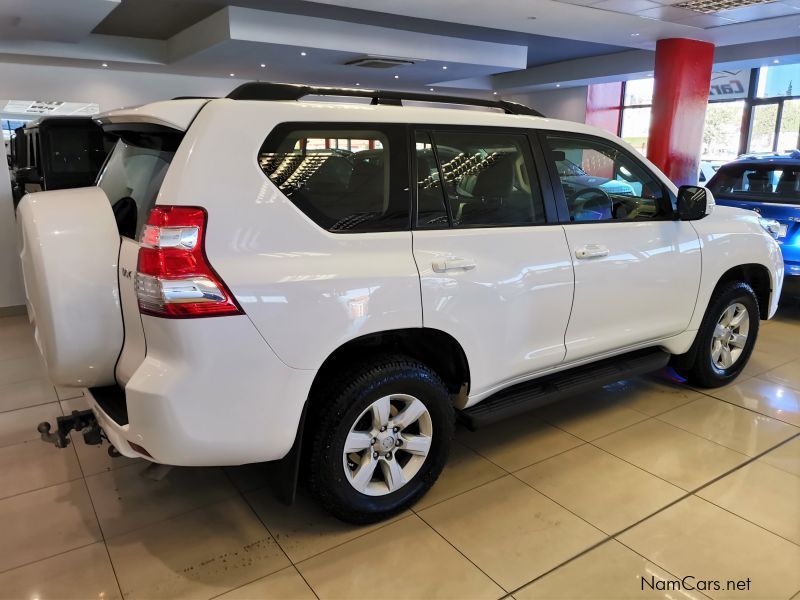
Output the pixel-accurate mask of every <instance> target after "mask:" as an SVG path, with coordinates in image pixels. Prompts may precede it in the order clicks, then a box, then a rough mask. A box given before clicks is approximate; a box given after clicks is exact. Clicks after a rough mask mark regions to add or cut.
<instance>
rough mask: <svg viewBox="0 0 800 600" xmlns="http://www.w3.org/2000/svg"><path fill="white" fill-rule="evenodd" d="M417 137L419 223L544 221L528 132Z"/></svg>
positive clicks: (438, 133) (462, 224)
mask: <svg viewBox="0 0 800 600" xmlns="http://www.w3.org/2000/svg"><path fill="white" fill-rule="evenodd" d="M416 142H417V143H416V160H417V175H418V177H417V179H418V181H417V189H418V216H417V226H418V227H432V226H441V225H443V224H445V221H444V219H445V218H448V219H449V220H450V222H451V223H452V225H453V226H455V227H503V226H505V227H508V226H516V225H532V224H535V223H543V222H544V220H545V216H544V205H543V203H542V197H541V192H540V190H539V182H538V181H537V180H536V178H535V177H534V176H533V173H534V171H533V161H532V158H531V153H530V146H529V143H528V138H527V136H525V135H522V134H509V133H474V132H457V131H436V132H433V135H432V138H428V137H427V136H426V134H418V135H417V139H416ZM443 201H444V202H446V204H443Z"/></svg>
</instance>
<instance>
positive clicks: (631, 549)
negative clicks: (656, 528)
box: [610, 538, 711, 600]
mask: <svg viewBox="0 0 800 600" xmlns="http://www.w3.org/2000/svg"><path fill="white" fill-rule="evenodd" d="M610 541H614V542H617V543H618V544H619V545H621V546H624V547H625V548H627V549H628V550H630V551H631V552H633V553H634V554H636V555H637V556H640V557H641V558H643V559H644V560H646V561H647V562H649V563H651V564H654V565H655V566H657V567H658V568H659V569H661V570H662V571H664V572H665V573H668V574H669V575H672V577H674V578H675V579H678V577H677V575H675V573H673V572H672V571H670V570H669V569H665V568H664V567H663V566H662V565H660V564H658V563H657V562H655V561H654V560H652V559H650V558H648V557H646V556H645V555H644V554H641V553H640V552H637V551H636V550H635V549H633V548H631V547H630V546H628V545H627V544H626V543H625V542H623V541H621V540H618V539H617V538H614V539H613V540H610ZM692 591H693V592H696V593H698V594H700V595H701V596H702V597H703V598H708V599H709V600H711V596H707V595H706V594H703V593H702V592H699V591H698V590H692Z"/></svg>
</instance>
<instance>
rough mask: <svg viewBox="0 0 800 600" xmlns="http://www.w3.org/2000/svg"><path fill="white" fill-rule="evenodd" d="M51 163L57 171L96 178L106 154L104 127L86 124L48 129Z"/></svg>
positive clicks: (56, 172)
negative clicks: (102, 128)
mask: <svg viewBox="0 0 800 600" xmlns="http://www.w3.org/2000/svg"><path fill="white" fill-rule="evenodd" d="M47 141H48V144H49V150H50V156H49V160H50V166H51V169H52V172H53V173H54V174H59V175H60V174H84V173H86V174H90V175H91V176H92V180H94V175H96V174H97V171H98V170H99V169H100V167H101V165H102V164H103V159H104V158H105V151H104V148H103V132H102V130H101V129H100V128H99V127H97V126H95V125H93V124H91V123H90V124H89V125H87V126H86V127H54V128H51V129H48V131H47Z"/></svg>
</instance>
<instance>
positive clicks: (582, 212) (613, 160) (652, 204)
mask: <svg viewBox="0 0 800 600" xmlns="http://www.w3.org/2000/svg"><path fill="white" fill-rule="evenodd" d="M546 139H547V144H548V146H549V149H550V158H551V160H553V161H554V162H555V166H556V170H557V171H558V176H559V179H560V180H561V187H562V189H563V190H564V197H565V199H566V201H567V207H568V209H569V217H570V220H571V221H577V222H580V221H605V220H634V219H652V218H656V217H661V216H666V215H663V214H662V213H663V211H664V209H663V206H664V187H663V185H662V184H661V182H660V181H659V180H658V179H657V178H656V177H655V176H654V175H653V174H652V173H650V172H649V171H647V170H645V169H644V168H643V167H642V166H641V165H639V163H638V162H636V161H635V160H634V159H633V158H632V157H631V156H630V155H629V154H627V153H626V152H625V151H624V150H623V149H622V148H619V147H617V146H615V145H613V144H611V143H610V142H605V141H600V140H593V139H586V138H570V137H568V136H560V135H559V136H555V135H548V136H547V138H546Z"/></svg>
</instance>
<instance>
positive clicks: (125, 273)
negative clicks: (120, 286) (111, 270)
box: [120, 267, 133, 279]
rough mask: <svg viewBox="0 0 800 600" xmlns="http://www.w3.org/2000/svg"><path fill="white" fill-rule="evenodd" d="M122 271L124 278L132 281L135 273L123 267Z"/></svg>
mask: <svg viewBox="0 0 800 600" xmlns="http://www.w3.org/2000/svg"><path fill="white" fill-rule="evenodd" d="M120 271H121V272H122V276H123V277H125V278H126V279H130V278H131V277H133V271H131V270H130V269H126V268H125V267H122V268H121V269H120Z"/></svg>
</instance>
